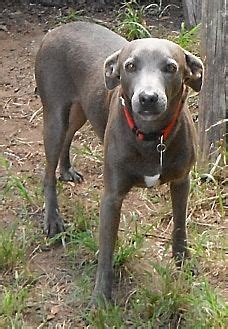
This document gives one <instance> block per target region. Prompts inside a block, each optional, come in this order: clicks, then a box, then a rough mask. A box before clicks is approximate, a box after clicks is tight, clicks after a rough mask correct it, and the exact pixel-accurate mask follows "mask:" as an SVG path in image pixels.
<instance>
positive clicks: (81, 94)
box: [35, 22, 127, 135]
mask: <svg viewBox="0 0 228 329" xmlns="http://www.w3.org/2000/svg"><path fill="white" fill-rule="evenodd" d="M126 43H127V41H126V40H125V39H124V38H122V37H120V36H118V35H117V34H116V33H114V32H112V31H110V30H108V29H107V28H105V27H103V26H99V25H96V24H91V23H87V22H75V23H70V24H66V25H62V26H61V27H58V28H56V29H54V30H52V31H50V32H49V33H48V34H47V35H46V36H45V37H44V39H43V41H42V44H41V46H40V49H39V51H38V53H37V57H36V66H35V74H36V82H37V87H38V92H39V94H40V96H41V99H42V103H43V105H44V106H45V104H47V103H48V102H49V101H50V100H54V102H55V103H56V106H58V105H59V104H63V102H64V103H66V104H64V105H63V106H66V107H67V106H69V105H70V104H69V103H71V104H73V103H75V102H77V103H80V106H81V108H82V109H83V112H84V113H85V114H86V116H87V115H88V116H89V117H88V119H89V120H90V121H91V123H92V124H93V122H94V126H95V127H94V128H95V130H96V126H100V123H99V122H96V121H97V120H103V119H104V116H103V115H102V116H101V117H100V115H99V112H100V111H102V110H104V109H103V107H104V104H103V103H104V101H103V100H104V93H107V91H106V89H105V85H104V81H103V80H104V78H103V64H104V61H105V59H106V58H107V56H109V55H110V54H112V53H113V52H114V51H116V50H119V49H120V48H122V47H123V45H124V44H126ZM85 94H87V97H85ZM94 95H96V99H94ZM99 96H100V99H101V101H100V102H99ZM46 107H47V108H49V107H50V106H49V104H47V106H46ZM51 107H53V106H51ZM91 107H94V109H93V111H91ZM99 117H100V118H99ZM98 135H100V134H99V132H98Z"/></svg>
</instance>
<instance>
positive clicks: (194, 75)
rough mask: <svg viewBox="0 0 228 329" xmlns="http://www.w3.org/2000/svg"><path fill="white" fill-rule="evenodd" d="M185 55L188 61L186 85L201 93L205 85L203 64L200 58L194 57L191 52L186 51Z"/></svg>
mask: <svg viewBox="0 0 228 329" xmlns="http://www.w3.org/2000/svg"><path fill="white" fill-rule="evenodd" d="M184 53H185V60H186V75H185V80H184V83H185V84H186V85H188V86H189V87H191V88H192V89H193V90H195V91H197V92H199V91H200V90H201V87H202V83H203V72H204V68H203V63H202V61H201V60H200V59H199V58H198V57H196V56H194V55H193V54H191V53H190V52H189V51H187V50H184Z"/></svg>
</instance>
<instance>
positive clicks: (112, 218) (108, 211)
mask: <svg viewBox="0 0 228 329" xmlns="http://www.w3.org/2000/svg"><path fill="white" fill-rule="evenodd" d="M122 201H123V197H119V196H118V195H116V194H110V193H105V194H104V196H103V199H102V202H101V210H100V227H99V258H98V269H97V276H96V285H95V290H94V297H95V298H97V297H98V298H105V299H106V300H110V299H111V290H112V280H113V253H114V248H115V242H116V238H117V233H118V227H119V222H120V209H121V205H122Z"/></svg>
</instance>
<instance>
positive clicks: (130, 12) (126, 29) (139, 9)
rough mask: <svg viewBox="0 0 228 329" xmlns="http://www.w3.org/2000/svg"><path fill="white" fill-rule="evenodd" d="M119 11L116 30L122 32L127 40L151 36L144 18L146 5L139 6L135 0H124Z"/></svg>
mask: <svg viewBox="0 0 228 329" xmlns="http://www.w3.org/2000/svg"><path fill="white" fill-rule="evenodd" d="M122 10H123V11H120V13H119V16H118V18H119V20H120V22H121V23H120V25H119V27H118V29H117V30H118V32H120V33H121V34H123V36H125V37H126V38H127V39H128V40H134V39H141V38H148V37H151V34H150V32H149V30H148V27H147V26H146V21H145V19H144V16H145V12H146V10H147V7H145V6H141V5H139V4H138V3H137V1H136V0H132V1H125V3H124V5H123V6H122Z"/></svg>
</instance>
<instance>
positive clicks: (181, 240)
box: [170, 176, 190, 265]
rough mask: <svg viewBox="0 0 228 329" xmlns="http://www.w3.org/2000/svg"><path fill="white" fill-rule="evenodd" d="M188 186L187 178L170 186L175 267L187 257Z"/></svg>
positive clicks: (188, 180)
mask: <svg viewBox="0 0 228 329" xmlns="http://www.w3.org/2000/svg"><path fill="white" fill-rule="evenodd" d="M189 186H190V179H189V176H187V177H185V178H184V179H181V180H176V181H173V182H171V184H170V191H171V199H172V207H173V221H174V228H173V235H172V239H173V241H172V249H173V257H174V258H175V259H176V261H177V265H181V263H182V261H183V260H184V258H186V257H187V256H188V251H187V232H186V215H187V204H188V195H189Z"/></svg>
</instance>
